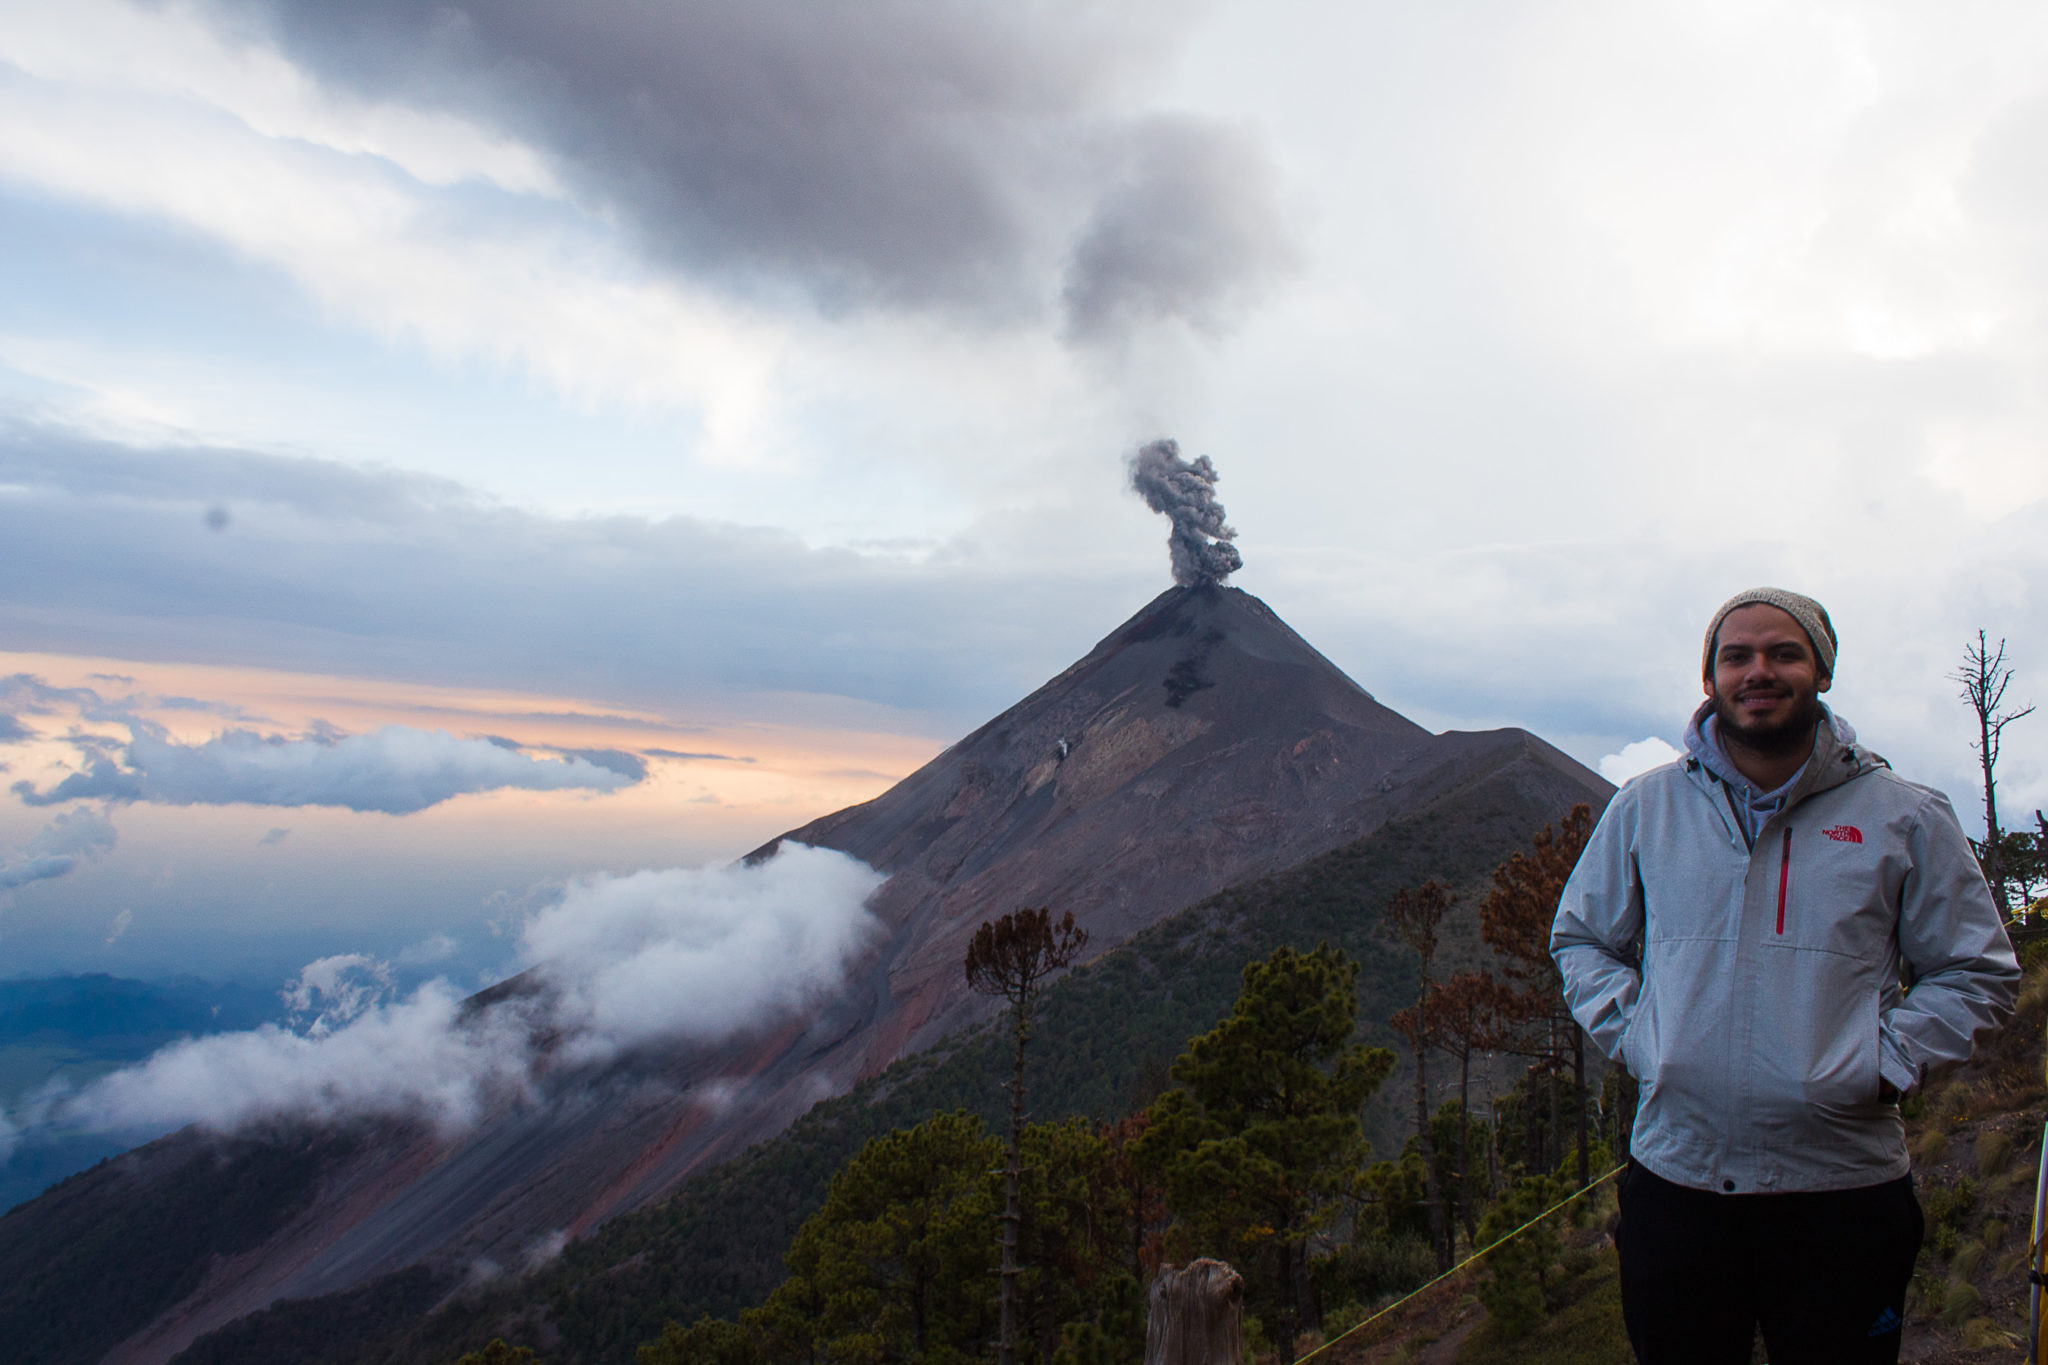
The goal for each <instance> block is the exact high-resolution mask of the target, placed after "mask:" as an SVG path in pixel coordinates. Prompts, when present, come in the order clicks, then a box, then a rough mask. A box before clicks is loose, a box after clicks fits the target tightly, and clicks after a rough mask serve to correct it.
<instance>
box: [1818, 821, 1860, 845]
mask: <svg viewBox="0 0 2048 1365" xmlns="http://www.w3.org/2000/svg"><path fill="white" fill-rule="evenodd" d="M1821 833H1822V834H1825V835H1827V836H1828V838H1830V839H1833V840H1835V841H1836V842H1838V843H1844V844H1860V843H1862V842H1863V831H1862V830H1860V829H1858V828H1856V826H1854V825H1836V826H1834V827H1833V828H1831V829H1824V830H1822V831H1821Z"/></svg>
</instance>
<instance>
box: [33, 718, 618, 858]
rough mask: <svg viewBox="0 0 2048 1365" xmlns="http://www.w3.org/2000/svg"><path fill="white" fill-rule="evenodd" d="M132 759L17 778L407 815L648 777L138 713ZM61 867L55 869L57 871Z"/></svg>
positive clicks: (45, 802) (112, 791)
mask: <svg viewBox="0 0 2048 1365" xmlns="http://www.w3.org/2000/svg"><path fill="white" fill-rule="evenodd" d="M129 735H130V739H129V742H128V743H127V744H126V745H125V746H121V747H122V749H123V753H122V760H123V762H125V764H126V766H125V767H124V766H123V763H122V762H117V761H116V760H115V759H113V758H110V757H107V756H105V755H102V754H98V753H92V752H90V751H88V755H87V759H86V767H85V769H84V771H82V772H74V773H72V774H70V775H69V776H67V777H65V778H63V779H62V780H61V781H59V782H57V783H55V784H54V785H52V786H50V787H48V788H47V789H38V788H37V787H36V786H35V785H34V784H33V783H31V782H27V781H22V782H17V783H15V784H14V792H15V794H16V795H17V796H19V797H20V798H21V799H22V800H23V801H24V802H26V803H27V804H29V805H31V806H49V805H55V804H57V803H59V802H63V801H75V800H81V799H96V800H106V801H152V802H157V803H160V804H164V805H173V806H194V805H206V806H225V805H234V804H248V805H258V806H343V807H346V808H348V809H349V810H357V811H382V812H384V813H385V814H387V815H407V814H410V813H412V812H414V811H419V810H425V809H426V808H427V807H429V806H434V805H439V804H440V803H441V802H443V801H446V800H448V799H450V798H451V797H456V796H462V795H465V794H469V793H473V792H484V791H495V790H498V789H501V788H506V787H513V788H520V789H523V790H527V791H560V790H564V789H569V788H583V789H589V790H594V791H614V790H616V789H618V788H620V787H626V786H631V785H632V784H633V782H634V781H636V780H637V779H636V778H635V777H634V776H633V775H632V774H630V773H625V772H620V771H619V770H618V768H617V766H616V765H613V766H607V764H606V763H604V762H598V761H593V760H592V759H591V758H586V757H583V756H580V755H569V756H565V757H561V758H531V757H528V756H527V755H526V754H523V753H521V752H519V751H518V750H516V749H510V748H506V747H504V746H503V745H500V744H496V743H493V742H492V741H490V740H488V739H459V738H457V737H456V736H454V735H451V734H449V733H448V732H447V731H445V730H416V729H413V728H412V727H410V726H405V725H387V726H385V727H383V728H382V729H379V730H373V731H370V732H369V733H367V734H360V735H343V736H340V737H334V736H327V735H314V736H302V737H299V738H286V737H284V736H282V735H265V734H260V733H258V732H256V731H254V730H228V731H225V732H223V733H222V734H219V735H216V736H214V737H213V738H212V739H209V740H205V741H202V742H201V743H198V744H180V743H178V742H177V741H176V740H174V739H172V738H170V737H169V736H168V735H167V734H165V733H164V732H163V731H161V730H160V729H157V728H156V727H154V726H151V725H148V724H146V723H144V722H141V721H135V720H131V721H129ZM52 875H54V874H52Z"/></svg>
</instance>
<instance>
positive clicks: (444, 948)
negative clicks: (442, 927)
mask: <svg viewBox="0 0 2048 1365" xmlns="http://www.w3.org/2000/svg"><path fill="white" fill-rule="evenodd" d="M460 946H461V945H460V944H458V943H456V941H455V940H454V939H452V938H450V937H449V936H448V935H447V934H435V935H433V936H432V937H430V938H424V939H421V940H420V941H419V942H418V943H415V944H412V945H411V946H409V947H407V948H406V949H405V950H404V951H403V952H401V953H400V954H399V955H398V965H400V966H401V967H420V966H425V965H426V964H427V963H429V962H444V961H446V960H447V959H448V958H450V957H453V956H454V955H455V950H456V949H457V948H458V947H460Z"/></svg>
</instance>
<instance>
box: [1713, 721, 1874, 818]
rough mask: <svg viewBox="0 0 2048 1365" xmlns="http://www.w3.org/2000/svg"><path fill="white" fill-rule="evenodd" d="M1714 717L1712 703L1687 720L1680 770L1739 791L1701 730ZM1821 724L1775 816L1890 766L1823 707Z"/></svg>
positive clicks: (1717, 746) (1720, 752)
mask: <svg viewBox="0 0 2048 1365" xmlns="http://www.w3.org/2000/svg"><path fill="white" fill-rule="evenodd" d="M1713 714H1714V703H1713V702H1712V701H1703V702H1701V703H1700V705H1699V709H1698V710H1696V711H1694V712H1693V713H1692V719H1691V720H1690V721H1688V722H1686V726H1685V751H1686V760H1685V769H1686V771H1687V772H1689V773H1693V774H1695V775H1698V774H1702V773H1704V774H1705V775H1707V776H1709V777H1711V778H1713V779H1714V780H1715V781H1717V782H1720V783H1721V784H1722V785H1723V786H1726V787H1739V786H1741V785H1742V778H1741V776H1740V775H1739V774H1738V773H1737V772H1736V771H1735V766H1734V765H1733V764H1732V763H1730V762H1729V761H1728V756H1727V754H1726V753H1725V752H1724V751H1723V750H1722V748H1721V746H1720V744H1719V743H1718V742H1717V741H1716V739H1715V736H1714V734H1713V726H1711V725H1709V724H1707V722H1708V720H1709V719H1710V718H1711V717H1712V716H1713ZM1820 714H1821V723H1820V727H1819V729H1818V731H1817V732H1816V733H1815V734H1814V738H1813V756H1812V757H1810V758H1808V759H1807V760H1806V766H1805V767H1804V768H1802V769H1800V772H1799V775H1798V777H1796V778H1795V779H1794V780H1793V783H1792V788H1791V790H1790V791H1788V792H1786V793H1785V803H1784V805H1783V806H1781V807H1780V809H1781V810H1788V811H1789V810H1791V809H1792V808H1793V807H1794V806H1796V805H1798V804H1799V803H1800V802H1801V801H1804V800H1805V799H1806V798H1807V797H1809V796H1813V795H1815V794H1816V793H1819V792H1824V791H1828V790H1830V789H1832V788H1835V787H1839V786H1841V785H1842V784H1843V783H1844V782H1847V781H1848V780H1849V779H1851V778H1853V777H1861V776H1862V775H1863V774H1864V773H1867V772H1870V771H1871V770H1873V769H1876V768H1888V767H1890V766H1891V765H1890V764H1889V763H1886V762H1885V761H1884V759H1882V758H1880V757H1879V756H1878V755H1876V754H1874V753H1872V752H1871V751H1870V750H1868V749H1866V748H1864V747H1863V746H1862V745H1860V744H1858V743H1857V742H1856V730H1855V727H1854V726H1852V725H1850V724H1849V722H1848V721H1846V720H1843V719H1842V718H1841V717H1840V716H1838V715H1836V714H1835V713H1834V711H1833V710H1832V709H1831V708H1829V707H1828V705H1827V704H1826V703H1822V704H1821V708H1820Z"/></svg>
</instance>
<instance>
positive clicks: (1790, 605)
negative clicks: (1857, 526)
mask: <svg viewBox="0 0 2048 1365" xmlns="http://www.w3.org/2000/svg"><path fill="white" fill-rule="evenodd" d="M1758 604H1762V605H1763V606H1766V607H1776V608H1778V609H1779V610H1780V611H1783V612H1785V613H1786V614H1788V615H1789V616H1791V618H1792V619H1793V620H1795V621H1797V622H1798V623H1799V626H1800V628H1801V629H1802V630H1804V631H1805V632H1806V638H1807V639H1809V640H1811V641H1812V642H1813V652H1814V654H1815V656H1816V657H1817V658H1818V659H1819V660H1820V671H1821V672H1822V673H1823V674H1824V675H1826V676H1827V677H1830V678H1832V677H1834V676H1835V623H1834V622H1832V621H1830V620H1828V609H1827V608H1826V607H1823V606H1822V605H1821V604H1820V603H1818V602H1816V601H1814V600H1813V599H1812V598H1811V597H1802V596H1800V595H1799V594H1798V593H1796V592H1786V591H1785V590H1784V589H1783V588H1751V589H1750V590H1749V591H1748V592H1739V593H1736V594H1735V596H1733V597H1731V598H1729V599H1728V600H1727V601H1726V602H1723V603H1722V604H1721V610H1719V611H1717V612H1715V613H1714V619H1713V620H1711V621H1709V622H1707V642H1706V644H1705V645H1704V646H1703V647H1702V649H1701V653H1700V673H1701V675H1702V676H1703V677H1708V678H1711V677H1713V676H1714V636H1715V635H1717V634H1719V633H1720V630H1721V622H1723V621H1725V620H1727V619H1728V613H1729V612H1731V611H1734V610H1735V609H1736V608H1737V607H1749V606H1756V605H1758Z"/></svg>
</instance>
